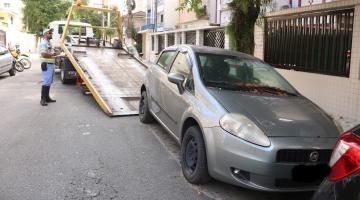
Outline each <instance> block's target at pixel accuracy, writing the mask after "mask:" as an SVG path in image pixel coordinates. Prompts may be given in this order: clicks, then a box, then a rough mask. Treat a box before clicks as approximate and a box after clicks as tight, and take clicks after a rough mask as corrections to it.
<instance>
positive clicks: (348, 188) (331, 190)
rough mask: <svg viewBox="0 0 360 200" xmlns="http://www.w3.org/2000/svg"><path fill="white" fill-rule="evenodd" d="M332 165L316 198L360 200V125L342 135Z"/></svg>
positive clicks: (322, 199)
mask: <svg viewBox="0 0 360 200" xmlns="http://www.w3.org/2000/svg"><path fill="white" fill-rule="evenodd" d="M330 166H331V168H332V169H331V173H330V175H329V176H328V177H327V178H326V179H325V181H324V182H323V183H322V184H321V186H320V187H319V189H318V191H317V192H316V194H315V196H314V200H360V125H358V126H357V127H355V128H353V129H352V130H350V131H348V132H346V133H344V134H342V135H341V137H340V138H339V141H338V142H337V144H336V146H335V149H334V151H333V153H332V157H331V161H330Z"/></svg>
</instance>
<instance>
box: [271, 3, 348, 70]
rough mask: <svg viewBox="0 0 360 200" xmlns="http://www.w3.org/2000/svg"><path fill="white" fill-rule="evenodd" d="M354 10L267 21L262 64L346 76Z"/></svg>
mask: <svg viewBox="0 0 360 200" xmlns="http://www.w3.org/2000/svg"><path fill="white" fill-rule="evenodd" d="M353 23H354V9H346V10H335V11H325V12H320V13H313V14H303V15H299V14H297V15H294V16H286V17H278V18H269V19H267V23H266V26H265V28H266V30H265V61H266V62H268V63H270V64H272V65H273V66H275V67H279V68H285V69H294V70H299V71H306V72H314V73H320V74H328V75H335V76H344V77H349V73H350V60H351V48H352V32H353Z"/></svg>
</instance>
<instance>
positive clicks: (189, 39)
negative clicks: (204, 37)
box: [185, 31, 196, 45]
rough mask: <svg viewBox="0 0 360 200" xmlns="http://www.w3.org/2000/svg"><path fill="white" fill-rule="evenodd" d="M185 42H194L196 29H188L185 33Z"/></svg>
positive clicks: (193, 43)
mask: <svg viewBox="0 0 360 200" xmlns="http://www.w3.org/2000/svg"><path fill="white" fill-rule="evenodd" d="M185 36H186V37H185V39H186V40H185V43H186V44H192V45H195V44H196V31H188V32H186V33H185Z"/></svg>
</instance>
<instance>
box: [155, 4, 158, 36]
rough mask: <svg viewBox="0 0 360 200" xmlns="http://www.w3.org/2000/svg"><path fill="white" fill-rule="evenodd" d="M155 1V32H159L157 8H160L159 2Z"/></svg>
mask: <svg viewBox="0 0 360 200" xmlns="http://www.w3.org/2000/svg"><path fill="white" fill-rule="evenodd" d="M154 1H155V8H154V31H155V32H157V6H158V1H157V0H154Z"/></svg>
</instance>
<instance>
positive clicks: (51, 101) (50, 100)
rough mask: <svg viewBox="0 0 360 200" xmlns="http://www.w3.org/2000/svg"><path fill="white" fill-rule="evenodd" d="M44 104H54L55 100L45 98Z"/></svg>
mask: <svg viewBox="0 0 360 200" xmlns="http://www.w3.org/2000/svg"><path fill="white" fill-rule="evenodd" d="M46 102H47V103H54V102H56V100H55V99H51V98H50V97H47V98H46Z"/></svg>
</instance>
